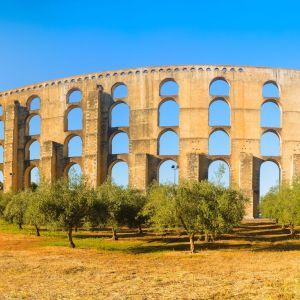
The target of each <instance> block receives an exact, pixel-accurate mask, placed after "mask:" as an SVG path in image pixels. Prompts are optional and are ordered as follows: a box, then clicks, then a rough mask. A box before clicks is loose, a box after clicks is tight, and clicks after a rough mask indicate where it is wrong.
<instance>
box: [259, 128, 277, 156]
mask: <svg viewBox="0 0 300 300" xmlns="http://www.w3.org/2000/svg"><path fill="white" fill-rule="evenodd" d="M260 155H261V156H280V139H279V136H278V135H277V134H276V133H275V132H273V131H267V132H265V133H263V134H262V136H261V138H260Z"/></svg>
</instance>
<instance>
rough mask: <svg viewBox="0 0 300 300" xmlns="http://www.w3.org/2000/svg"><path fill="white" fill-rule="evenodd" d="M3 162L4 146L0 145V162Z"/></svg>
mask: <svg viewBox="0 0 300 300" xmlns="http://www.w3.org/2000/svg"><path fill="white" fill-rule="evenodd" d="M3 163H4V147H3V146H0V164H3Z"/></svg>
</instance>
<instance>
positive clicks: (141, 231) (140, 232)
mask: <svg viewBox="0 0 300 300" xmlns="http://www.w3.org/2000/svg"><path fill="white" fill-rule="evenodd" d="M138 234H143V228H142V225H141V224H139V230H138Z"/></svg>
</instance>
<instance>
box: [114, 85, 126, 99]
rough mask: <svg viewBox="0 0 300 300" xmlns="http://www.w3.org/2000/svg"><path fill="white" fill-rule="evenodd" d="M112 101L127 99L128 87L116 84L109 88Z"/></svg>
mask: <svg viewBox="0 0 300 300" xmlns="http://www.w3.org/2000/svg"><path fill="white" fill-rule="evenodd" d="M111 95H112V98H113V99H123V98H127V97H128V87H127V85H126V84H125V83H124V82H117V83H115V84H114V85H113V86H112V88H111Z"/></svg>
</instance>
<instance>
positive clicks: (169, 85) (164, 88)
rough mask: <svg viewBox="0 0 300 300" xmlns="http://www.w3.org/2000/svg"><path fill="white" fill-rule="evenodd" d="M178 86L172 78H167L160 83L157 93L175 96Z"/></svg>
mask: <svg viewBox="0 0 300 300" xmlns="http://www.w3.org/2000/svg"><path fill="white" fill-rule="evenodd" d="M178 92H179V86H178V84H177V82H176V81H175V80H174V79H167V80H165V81H163V82H162V83H161V86H160V89H159V94H160V96H175V95H178Z"/></svg>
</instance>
